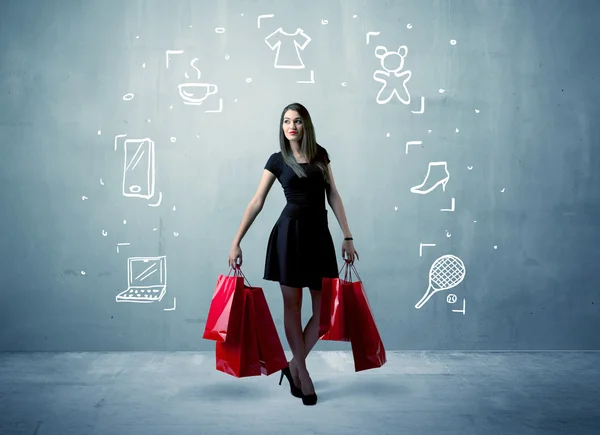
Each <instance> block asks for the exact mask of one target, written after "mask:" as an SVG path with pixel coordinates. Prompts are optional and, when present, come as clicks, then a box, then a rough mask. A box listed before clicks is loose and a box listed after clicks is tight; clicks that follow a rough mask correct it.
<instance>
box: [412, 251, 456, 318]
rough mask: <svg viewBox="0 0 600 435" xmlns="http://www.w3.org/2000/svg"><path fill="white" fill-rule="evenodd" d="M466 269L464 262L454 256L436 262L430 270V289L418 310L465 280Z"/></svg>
mask: <svg viewBox="0 0 600 435" xmlns="http://www.w3.org/2000/svg"><path fill="white" fill-rule="evenodd" d="M465 274H466V269H465V264H464V263H463V262H462V260H461V259H460V258H458V257H455V256H454V255H442V256H441V257H440V258H438V259H437V260H435V261H434V262H433V264H432V265H431V268H430V269H429V287H428V288H427V291H426V292H425V294H424V295H423V297H422V298H421V300H420V301H419V302H417V305H415V308H416V309H419V308H421V307H422V306H423V305H425V302H427V301H428V300H429V298H430V297H432V296H433V295H434V294H435V293H437V292H440V291H443V290H449V289H451V288H453V287H456V286H457V285H459V284H460V283H461V282H462V280H463V279H465Z"/></svg>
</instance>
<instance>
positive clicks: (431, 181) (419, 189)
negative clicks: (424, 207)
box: [410, 162, 450, 195]
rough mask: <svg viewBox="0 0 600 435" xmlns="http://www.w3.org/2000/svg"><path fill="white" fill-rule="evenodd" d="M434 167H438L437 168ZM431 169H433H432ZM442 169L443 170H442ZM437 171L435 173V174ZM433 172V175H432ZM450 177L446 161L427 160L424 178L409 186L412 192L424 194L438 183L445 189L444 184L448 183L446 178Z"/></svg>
mask: <svg viewBox="0 0 600 435" xmlns="http://www.w3.org/2000/svg"><path fill="white" fill-rule="evenodd" d="M436 168H440V169H437V170H436ZM432 169H433V170H432ZM442 169H443V172H442ZM436 172H437V174H436ZM432 173H433V175H432ZM444 174H445V175H444ZM449 179H450V173H449V172H448V163H447V162H429V166H427V175H425V180H423V182H422V183H421V184H419V185H418V186H413V187H411V188H410V191H411V192H412V193H418V194H420V195H425V194H427V193H429V192H431V191H432V190H434V189H435V188H436V187H438V186H439V185H440V184H441V185H442V190H443V191H444V192H445V191H446V184H448V180H449Z"/></svg>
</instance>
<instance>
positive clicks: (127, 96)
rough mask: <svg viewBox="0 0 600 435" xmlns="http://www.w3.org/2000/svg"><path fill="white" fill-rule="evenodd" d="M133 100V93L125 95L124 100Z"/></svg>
mask: <svg viewBox="0 0 600 435" xmlns="http://www.w3.org/2000/svg"><path fill="white" fill-rule="evenodd" d="M131 99H133V94H132V93H129V94H125V95H123V100H125V101H129V100H131Z"/></svg>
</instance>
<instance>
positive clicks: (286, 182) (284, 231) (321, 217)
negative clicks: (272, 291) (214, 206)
mask: <svg viewBox="0 0 600 435" xmlns="http://www.w3.org/2000/svg"><path fill="white" fill-rule="evenodd" d="M279 145H280V148H281V151H279V152H277V153H273V154H272V155H271V156H270V157H269V159H268V161H267V164H266V165H265V169H264V171H263V175H262V179H261V181H260V184H259V186H258V190H257V191H256V193H255V195H254V197H253V198H252V200H251V201H250V204H249V205H248V208H247V209H246V212H245V213H244V217H243V219H242V223H241V224H240V228H239V230H238V233H237V235H236V237H235V239H234V241H233V244H232V247H231V251H230V253H229V266H230V267H239V266H241V264H242V250H241V248H240V241H241V240H242V238H243V237H244V235H245V234H246V232H247V231H248V228H250V226H251V225H252V223H253V222H254V219H255V218H256V216H257V215H258V214H259V213H260V211H261V210H262V207H263V205H264V202H265V199H266V197H267V194H268V193H269V190H270V189H271V186H272V185H273V183H274V181H275V179H276V178H277V179H278V180H279V182H280V183H281V186H282V187H283V191H284V194H285V197H286V201H287V204H286V206H285V207H284V209H283V211H282V212H281V216H280V217H279V219H278V220H277V222H276V223H275V226H274V227H273V229H272V231H271V234H270V236H269V241H268V244H267V253H266V259H265V274H264V277H263V279H266V280H269V281H277V282H279V285H280V287H281V293H282V295H283V308H284V329H285V335H286V337H287V341H288V343H289V346H290V349H291V351H292V354H293V358H292V359H291V360H290V361H289V365H288V367H286V368H285V369H283V370H282V373H281V378H280V379H279V384H281V381H282V379H283V376H284V375H285V376H286V378H287V379H288V381H289V383H290V392H291V393H292V395H294V396H296V397H299V398H302V403H304V404H305V405H314V404H316V403H317V395H316V393H315V390H314V386H313V383H312V380H311V378H310V374H309V373H308V370H307V368H306V356H307V355H308V353H309V352H310V351H311V349H312V348H313V346H314V345H315V344H316V343H317V340H318V339H319V337H318V332H319V313H320V308H321V280H322V278H323V277H333V278H336V277H337V276H338V273H339V269H338V264H337V261H336V256H335V248H334V246H333V239H332V237H331V234H330V232H329V227H328V220H327V210H326V208H325V197H326V198H327V202H328V203H329V205H330V207H331V209H332V210H333V212H334V213H335V216H336V218H337V220H338V223H339V224H340V227H341V228H342V231H343V233H344V242H343V243H342V258H344V261H346V260H347V261H348V262H350V263H354V258H355V257H356V258H357V259H359V258H358V253H357V252H356V249H354V244H353V241H352V234H351V233H350V229H349V228H348V223H347V221H346V214H345V211H344V206H343V204H342V199H341V198H340V194H339V192H338V190H337V188H336V186H335V182H334V179H333V173H332V171H331V165H330V164H329V162H330V160H329V155H328V153H327V151H326V150H325V148H323V147H321V146H320V145H318V144H317V142H316V138H315V131H314V128H313V124H312V121H311V118H310V114H309V113H308V111H307V110H306V108H305V107H304V106H303V105H301V104H299V103H293V104H290V105H288V106H286V107H285V108H284V109H283V111H282V112H281V119H280V123H279ZM304 287H308V288H309V290H310V295H311V299H312V317H311V318H310V320H309V321H308V323H307V324H306V327H305V328H304V331H303V330H302V323H301V322H302V318H301V312H302V289H303V288H304Z"/></svg>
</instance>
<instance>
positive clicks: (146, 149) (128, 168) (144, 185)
mask: <svg viewBox="0 0 600 435" xmlns="http://www.w3.org/2000/svg"><path fill="white" fill-rule="evenodd" d="M123 148H124V163H123V195H124V196H127V197H134V198H145V199H149V198H152V197H153V196H154V183H155V172H156V170H155V155H154V142H153V141H152V140H151V139H149V138H144V139H127V140H126V141H125V143H124V147H123Z"/></svg>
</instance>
